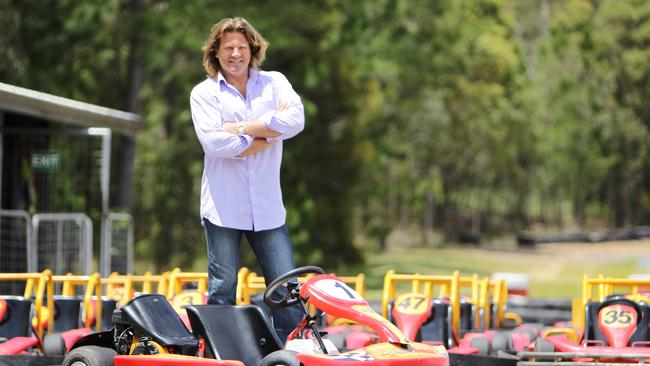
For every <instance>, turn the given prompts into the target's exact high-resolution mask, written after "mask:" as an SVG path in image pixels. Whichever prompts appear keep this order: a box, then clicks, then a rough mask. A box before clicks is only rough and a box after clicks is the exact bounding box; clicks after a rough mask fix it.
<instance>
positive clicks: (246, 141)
mask: <svg viewBox="0 0 650 366" xmlns="http://www.w3.org/2000/svg"><path fill="white" fill-rule="evenodd" d="M239 139H240V140H241V143H242V146H241V148H240V149H239V151H237V153H236V154H235V156H233V158H235V159H244V158H245V157H239V156H237V155H239V154H241V153H243V152H244V151H246V149H248V148H249V147H250V146H251V143H252V142H253V136H250V135H239Z"/></svg>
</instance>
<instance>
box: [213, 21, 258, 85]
mask: <svg viewBox="0 0 650 366" xmlns="http://www.w3.org/2000/svg"><path fill="white" fill-rule="evenodd" d="M231 32H241V33H243V34H244V36H245V37H246V39H247V40H248V44H249V45H250V49H251V66H253V67H254V68H255V69H259V66H260V65H261V64H262V61H264V57H265V55H266V49H267V48H268V46H269V43H268V42H267V41H266V39H264V37H262V35H261V34H260V33H259V32H258V31H257V30H256V29H255V28H254V27H253V26H252V25H251V24H250V23H249V22H248V21H247V20H246V19H244V18H241V17H235V18H224V19H222V20H220V21H219V22H218V23H216V24H215V25H213V26H212V29H210V37H208V40H207V41H206V42H205V45H203V68H204V69H205V71H206V72H207V73H208V76H210V77H215V76H217V73H218V72H219V60H217V57H216V56H215V53H216V51H217V50H218V49H219V45H220V43H221V39H222V38H223V35H224V34H225V33H231Z"/></svg>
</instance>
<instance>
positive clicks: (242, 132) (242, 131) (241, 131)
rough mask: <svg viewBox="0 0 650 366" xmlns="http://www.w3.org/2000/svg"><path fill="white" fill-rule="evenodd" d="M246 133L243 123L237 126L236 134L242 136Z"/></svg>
mask: <svg viewBox="0 0 650 366" xmlns="http://www.w3.org/2000/svg"><path fill="white" fill-rule="evenodd" d="M245 132H246V125H245V124H243V123H238V124H237V133H238V134H240V135H243V134H244V133H245Z"/></svg>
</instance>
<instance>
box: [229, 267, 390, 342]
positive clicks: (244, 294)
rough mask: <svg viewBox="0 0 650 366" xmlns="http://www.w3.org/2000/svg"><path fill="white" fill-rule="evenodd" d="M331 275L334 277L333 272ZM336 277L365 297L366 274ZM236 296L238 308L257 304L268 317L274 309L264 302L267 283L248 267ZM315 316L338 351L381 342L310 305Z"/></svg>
mask: <svg viewBox="0 0 650 366" xmlns="http://www.w3.org/2000/svg"><path fill="white" fill-rule="evenodd" d="M332 275H334V274H333V273H332ZM313 276H314V274H313V273H310V274H307V275H306V276H301V277H297V280H298V282H305V281H307V280H309V279H310V278H311V277H313ZM336 278H337V279H338V280H339V281H341V282H343V283H345V284H347V285H349V286H351V287H353V288H354V290H355V291H356V292H357V293H358V294H359V295H360V296H361V297H363V295H364V293H365V288H366V284H365V275H364V274H363V273H359V274H357V275H356V276H336ZM237 279H238V280H237V295H236V301H237V304H238V305H248V304H253V305H257V306H259V307H260V308H262V310H263V311H264V312H265V313H266V314H267V315H269V316H270V315H271V309H270V308H269V306H268V305H266V303H265V302H264V297H263V295H264V294H263V293H264V290H266V280H265V278H264V277H262V276H258V275H257V273H255V272H251V271H249V269H248V268H246V267H242V268H240V270H239V272H238V274H237ZM309 310H310V312H311V313H312V314H317V315H318V316H317V318H316V324H317V326H318V328H319V331H320V332H327V334H328V337H327V338H328V339H329V340H331V341H332V342H333V343H334V345H335V346H336V348H337V349H338V350H339V351H341V352H342V351H345V350H352V349H357V348H362V347H364V346H368V345H370V344H373V343H377V342H378V341H379V337H378V336H377V335H376V334H375V333H374V332H373V331H372V330H370V329H369V328H368V327H366V326H363V325H361V324H358V323H356V322H353V321H351V320H349V319H345V318H337V317H335V316H333V315H332V314H326V313H323V312H322V311H320V310H318V309H316V307H315V306H314V305H313V304H312V305H309Z"/></svg>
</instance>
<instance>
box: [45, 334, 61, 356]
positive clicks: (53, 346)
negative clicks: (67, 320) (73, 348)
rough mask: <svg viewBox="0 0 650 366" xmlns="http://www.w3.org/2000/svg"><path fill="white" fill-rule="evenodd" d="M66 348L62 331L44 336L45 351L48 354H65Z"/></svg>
mask: <svg viewBox="0 0 650 366" xmlns="http://www.w3.org/2000/svg"><path fill="white" fill-rule="evenodd" d="M65 350H66V347H65V340H64V339H63V336H62V335H61V333H53V334H46V335H45V337H44V338H43V352H45V354H46V355H47V356H63V355H65Z"/></svg>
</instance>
